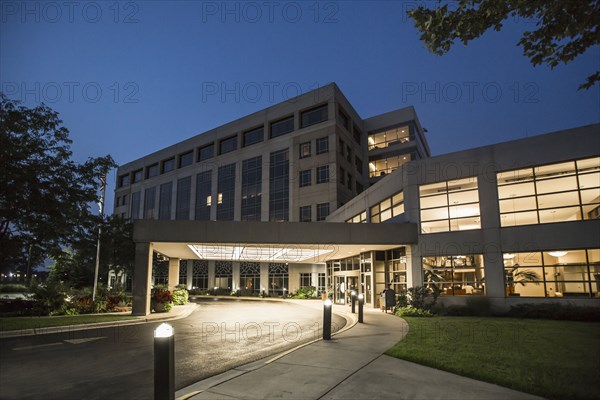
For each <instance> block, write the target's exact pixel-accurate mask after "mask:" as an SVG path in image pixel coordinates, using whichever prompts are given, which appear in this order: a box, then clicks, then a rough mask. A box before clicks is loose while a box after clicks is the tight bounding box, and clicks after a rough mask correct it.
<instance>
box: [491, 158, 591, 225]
mask: <svg viewBox="0 0 600 400" xmlns="http://www.w3.org/2000/svg"><path fill="white" fill-rule="evenodd" d="M599 161H600V159H599V158H589V159H584V160H578V161H576V162H573V161H571V162H563V163H556V164H550V165H543V166H537V167H533V168H524V169H519V170H513V171H504V172H500V173H498V174H497V175H496V177H497V179H498V199H499V200H498V201H499V207H500V224H501V226H503V227H505V226H517V225H530V224H544V223H554V222H564V221H577V220H581V219H597V218H599V217H600V215H599V212H598V210H599V209H600V175H598V176H596V174H597V172H595V171H597V169H598V168H600V166H599Z"/></svg>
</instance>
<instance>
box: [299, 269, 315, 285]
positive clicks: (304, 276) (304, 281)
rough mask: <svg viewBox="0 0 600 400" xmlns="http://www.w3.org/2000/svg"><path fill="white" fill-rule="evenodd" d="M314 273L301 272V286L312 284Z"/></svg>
mask: <svg viewBox="0 0 600 400" xmlns="http://www.w3.org/2000/svg"><path fill="white" fill-rule="evenodd" d="M311 281H312V274H311V273H310V272H301V273H300V287H301V288H306V287H310V286H312V282H311Z"/></svg>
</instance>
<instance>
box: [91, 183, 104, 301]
mask: <svg viewBox="0 0 600 400" xmlns="http://www.w3.org/2000/svg"><path fill="white" fill-rule="evenodd" d="M105 194H106V174H104V175H102V176H101V177H100V201H99V202H98V205H99V206H100V214H99V215H100V225H99V226H98V243H97V245H96V267H95V268H94V291H93V292H92V301H95V300H96V290H97V289H98V270H99V269H100V238H101V236H102V223H103V222H104V195H105Z"/></svg>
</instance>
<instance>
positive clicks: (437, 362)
mask: <svg viewBox="0 0 600 400" xmlns="http://www.w3.org/2000/svg"><path fill="white" fill-rule="evenodd" d="M403 318H404V319H405V320H406V321H407V322H408V325H409V332H408V335H407V336H406V338H405V339H404V340H402V341H400V342H398V343H397V344H396V345H395V346H394V347H392V348H391V349H389V350H388V351H387V353H386V354H388V355H390V356H394V357H398V358H401V359H404V360H408V361H412V362H415V363H419V364H423V365H427V366H430V367H434V368H437V369H441V370H445V371H449V372H453V373H456V374H459V375H463V376H467V377H471V378H474V379H478V380H481V381H486V382H491V383H495V384H498V385H502V386H505V387H509V388H512V389H515V390H520V391H523V392H527V393H532V394H536V395H539V396H542V397H546V398H551V399H566V398H568V399H596V398H598V390H599V389H598V379H599V375H598V370H599V368H600V364H599V363H600V323H588V322H574V321H550V320H539V319H538V320H532V319H513V318H495V317H485V318H481V317H433V318H415V317H403Z"/></svg>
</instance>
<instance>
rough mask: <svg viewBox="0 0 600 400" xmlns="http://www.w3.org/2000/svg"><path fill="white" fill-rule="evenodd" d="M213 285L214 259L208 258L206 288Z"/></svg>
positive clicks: (210, 287)
mask: <svg viewBox="0 0 600 400" xmlns="http://www.w3.org/2000/svg"><path fill="white" fill-rule="evenodd" d="M214 287H215V261H214V260H208V290H212V289H213V288H214Z"/></svg>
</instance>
